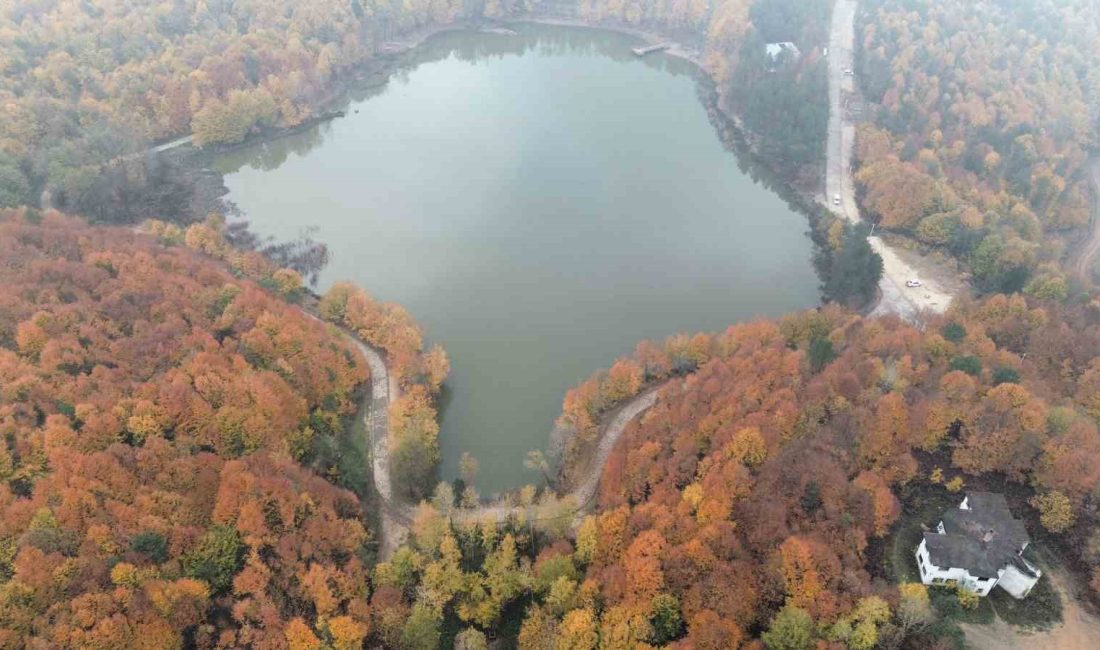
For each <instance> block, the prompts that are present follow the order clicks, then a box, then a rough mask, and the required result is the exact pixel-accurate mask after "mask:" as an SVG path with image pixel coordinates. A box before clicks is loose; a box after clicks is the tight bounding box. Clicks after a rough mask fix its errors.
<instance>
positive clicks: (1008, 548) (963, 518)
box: [916, 492, 1043, 598]
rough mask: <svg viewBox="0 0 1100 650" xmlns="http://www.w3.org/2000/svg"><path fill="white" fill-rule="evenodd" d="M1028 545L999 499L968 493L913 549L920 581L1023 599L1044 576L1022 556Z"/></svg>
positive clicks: (1019, 524) (1024, 531)
mask: <svg viewBox="0 0 1100 650" xmlns="http://www.w3.org/2000/svg"><path fill="white" fill-rule="evenodd" d="M1030 542H1031V540H1030V539H1029V538H1028V535H1027V529H1026V528H1024V524H1023V522H1022V521H1020V520H1019V519H1016V518H1014V517H1013V516H1012V513H1011V512H1010V511H1009V509H1008V502H1007V501H1005V498H1004V495H1001V494H994V493H992V492H969V493H967V495H966V498H964V499H963V500H962V503H961V504H959V507H958V508H953V509H951V510H948V511H947V512H945V513H943V519H942V520H941V521H940V523H939V526H937V527H936V532H934V533H925V534H924V539H922V540H921V543H920V545H919V546H917V553H916V555H917V566H918V567H919V568H920V578H921V582H923V583H924V584H926V585H942V584H946V583H947V582H948V581H955V582H957V583H958V584H959V585H961V586H962V587H964V588H966V589H969V590H970V591H973V592H974V593H976V594H978V595H979V596H987V595H989V592H990V591H991V590H992V589H993V587H996V586H999V587H1000V588H1001V589H1004V590H1005V591H1007V592H1008V593H1009V594H1010V595H1011V596H1012V597H1013V598H1025V597H1027V595H1028V594H1029V593H1030V592H1031V588H1032V587H1034V586H1035V583H1036V582H1038V581H1039V578H1040V576H1042V575H1043V572H1042V571H1040V570H1039V569H1038V568H1037V567H1035V566H1034V565H1033V564H1031V563H1030V562H1028V561H1027V560H1026V559H1024V557H1023V552H1024V549H1026V548H1027V545H1028V544H1029V543H1030Z"/></svg>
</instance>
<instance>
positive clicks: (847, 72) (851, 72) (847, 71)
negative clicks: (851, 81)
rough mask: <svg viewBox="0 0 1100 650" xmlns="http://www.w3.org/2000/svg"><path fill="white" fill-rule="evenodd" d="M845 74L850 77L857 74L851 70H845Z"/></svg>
mask: <svg viewBox="0 0 1100 650" xmlns="http://www.w3.org/2000/svg"><path fill="white" fill-rule="evenodd" d="M844 74H846V75H848V76H849V77H850V76H852V75H854V74H855V71H854V70H852V69H851V68H844Z"/></svg>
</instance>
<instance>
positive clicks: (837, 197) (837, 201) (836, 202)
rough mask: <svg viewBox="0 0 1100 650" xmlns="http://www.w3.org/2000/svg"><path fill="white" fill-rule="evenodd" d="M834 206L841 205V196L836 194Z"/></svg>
mask: <svg viewBox="0 0 1100 650" xmlns="http://www.w3.org/2000/svg"><path fill="white" fill-rule="evenodd" d="M833 205H840V195H839V194H834V195H833Z"/></svg>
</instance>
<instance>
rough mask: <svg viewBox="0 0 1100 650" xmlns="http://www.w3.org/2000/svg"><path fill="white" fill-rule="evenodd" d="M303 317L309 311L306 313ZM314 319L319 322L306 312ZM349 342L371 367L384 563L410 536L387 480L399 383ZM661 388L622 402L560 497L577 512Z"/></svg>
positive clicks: (508, 509) (470, 513) (369, 414)
mask: <svg viewBox="0 0 1100 650" xmlns="http://www.w3.org/2000/svg"><path fill="white" fill-rule="evenodd" d="M306 313H307V314H308V313H309V312H306ZM310 317H311V318H313V319H314V320H320V319H318V318H317V317H316V316H313V315H312V314H310ZM344 335H345V336H347V338H348V340H350V341H351V342H352V344H353V345H355V347H356V348H358V349H359V351H360V352H362V353H363V357H364V358H366V360H367V365H369V366H370V375H371V391H370V395H368V396H366V397H365V398H364V399H365V400H368V401H369V405H368V406H369V408H367V409H365V411H364V412H365V413H366V415H365V416H364V417H365V424H366V427H367V435H369V436H370V441H369V442H370V449H371V475H372V476H373V477H374V489H375V491H377V492H378V497H379V501H380V502H381V503H382V512H381V513H380V520H381V526H382V530H381V531H379V556H380V557H381V558H382V559H386V558H388V557H390V556H391V555H392V554H393V552H394V551H396V550H397V548H398V547H400V546H401V544H403V543H404V542H405V540H406V539H407V538H408V535H409V526H410V524H411V523H412V518H413V512H414V510H415V506H414V505H412V504H410V503H407V502H406V501H405V500H404V499H402V498H401V497H400V496H399V495H396V494H394V490H393V481H392V479H391V476H390V450H389V408H390V401H391V399H392V398H394V397H396V395H397V390H398V388H397V383H396V381H395V380H394V378H393V377H391V375H390V373H389V369H388V368H387V367H386V362H385V360H384V359H383V357H382V354H381V353H380V352H379V351H378V350H376V349H374V348H373V347H371V346H369V345H367V344H366V343H363V342H362V341H361V340H359V339H358V338H357V337H356V336H354V335H352V333H351V332H348V331H344ZM659 389H660V386H655V387H653V388H651V389H649V390H647V391H645V392H644V393H642V394H640V395H638V396H637V397H635V398H634V399H632V400H631V401H629V402H627V403H626V404H624V405H623V406H622V407H620V408H619V409H618V411H616V412H615V413H614V415H613V416H612V417H611V419H610V421H609V422H607V423H606V424H605V426H604V427H603V431H602V435H601V438H600V442H599V445H598V446H597V449H596V462H595V463H593V464H592V469H591V470H590V471H589V472H588V475H587V476H585V477H584V479H583V480H582V481H581V482H580V484H579V486H578V487H577V489H576V490H574V491H573V492H571V493H570V494H567V495H564V497H563V498H572V499H573V502H574V503H576V504H577V506H578V508H580V509H583V508H584V507H586V506H587V505H589V503H590V502H591V501H592V500H593V498H594V497H595V495H596V488H597V487H598V486H599V483H600V476H601V475H602V474H603V466H604V463H605V462H607V458H608V456H610V455H611V450H612V448H614V446H615V443H616V442H617V441H618V439H619V437H620V436H622V433H623V431H624V430H625V429H626V426H627V425H628V424H630V422H631V421H632V420H633V419H634V418H636V417H638V416H639V415H641V414H642V413H644V412H645V411H646V410H648V409H649V407H651V406H653V405H654V404H655V403H656V402H657V393H658V390H659ZM521 511H522V508H521V507H518V506H510V505H500V504H486V505H482V506H480V507H478V508H469V509H456V510H455V511H454V512H453V513H452V518H453V519H454V520H455V521H486V520H488V521H497V522H499V521H504V520H505V519H507V518H508V517H509V516H510V515H512V514H513V513H514V512H521Z"/></svg>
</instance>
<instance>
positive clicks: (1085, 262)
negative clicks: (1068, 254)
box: [1073, 157, 1100, 282]
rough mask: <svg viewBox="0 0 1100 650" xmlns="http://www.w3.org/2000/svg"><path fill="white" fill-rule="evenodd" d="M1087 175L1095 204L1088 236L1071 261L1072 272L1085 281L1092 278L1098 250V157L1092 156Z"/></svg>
mask: <svg viewBox="0 0 1100 650" xmlns="http://www.w3.org/2000/svg"><path fill="white" fill-rule="evenodd" d="M1089 175H1090V177H1091V179H1092V197H1093V200H1094V201H1096V205H1094V206H1093V210H1092V223H1091V224H1090V226H1089V238H1088V240H1087V241H1086V242H1085V245H1084V246H1083V247H1081V251H1080V252H1079V253H1078V254H1077V259H1076V260H1075V261H1074V262H1073V270H1074V272H1075V273H1077V277H1079V278H1081V279H1082V280H1084V281H1085V282H1089V281H1091V280H1092V273H1091V269H1092V263H1093V260H1095V259H1096V253H1097V252H1100V157H1097V158H1094V159H1093V160H1092V162H1091V163H1090V164H1089Z"/></svg>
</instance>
